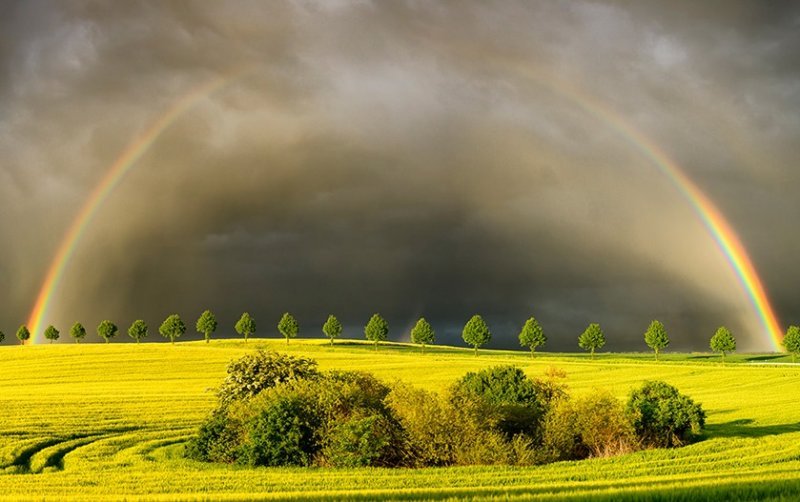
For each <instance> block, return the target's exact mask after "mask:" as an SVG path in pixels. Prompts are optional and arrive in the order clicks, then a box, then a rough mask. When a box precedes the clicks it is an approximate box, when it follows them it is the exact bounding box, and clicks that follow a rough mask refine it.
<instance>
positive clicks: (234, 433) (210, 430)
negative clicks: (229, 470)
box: [186, 410, 241, 464]
mask: <svg viewBox="0 0 800 502" xmlns="http://www.w3.org/2000/svg"><path fill="white" fill-rule="evenodd" d="M240 436H241V431H240V424H239V423H237V422H235V421H233V420H232V418H231V417H229V416H228V414H227V413H226V412H225V411H224V410H215V411H214V412H213V413H212V414H211V416H210V417H209V418H208V419H207V420H206V421H205V422H204V423H203V425H201V426H200V431H199V432H198V434H197V436H196V437H194V438H192V439H191V440H190V441H189V443H188V444H187V445H186V456H187V457H189V458H192V459H195V460H200V461H204V462H220V463H227V464H230V463H233V462H235V461H236V458H237V456H238V448H239V445H240V443H241V440H240Z"/></svg>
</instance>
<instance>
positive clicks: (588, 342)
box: [578, 322, 606, 359]
mask: <svg viewBox="0 0 800 502" xmlns="http://www.w3.org/2000/svg"><path fill="white" fill-rule="evenodd" d="M605 344H606V336H605V335H604V334H603V330H602V329H601V328H600V325H599V324H597V323H594V322H593V323H591V324H590V325H589V326H588V327H587V328H586V330H585V331H584V332H583V333H582V334H581V336H579V337H578V346H579V347H580V348H582V349H584V350H588V351H589V352H590V353H591V355H592V359H594V351H595V350H598V349H602V348H603V346H604V345H605Z"/></svg>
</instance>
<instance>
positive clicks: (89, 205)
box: [28, 67, 782, 351]
mask: <svg viewBox="0 0 800 502" xmlns="http://www.w3.org/2000/svg"><path fill="white" fill-rule="evenodd" d="M517 70H518V73H519V75H520V76H522V77H524V78H526V79H527V80H529V81H532V82H533V83H536V84H538V85H541V86H544V87H545V88H547V89H549V90H550V91H551V92H553V93H554V94H557V95H559V96H561V97H563V98H565V99H567V100H568V101H570V102H572V103H574V104H575V105H577V106H578V107H580V108H581V109H583V110H584V111H585V112H587V113H588V114H590V115H592V116H593V117H594V118H596V119H597V120H599V121H601V122H603V123H605V124H607V125H608V126H609V127H611V129H612V130H613V131H615V132H616V133H617V135H618V136H620V137H621V138H623V139H624V140H625V141H626V142H627V143H629V144H631V145H632V146H633V147H634V148H635V149H636V150H638V151H639V152H640V153H641V154H642V155H644V156H645V157H646V158H647V159H649V160H650V161H651V162H652V163H653V164H654V165H655V166H656V168H657V169H658V170H659V171H660V172H661V173H662V174H664V175H665V176H666V177H667V178H668V179H669V180H670V181H671V182H672V184H673V185H674V186H675V188H677V190H678V191H679V192H680V194H681V195H682V196H683V197H684V198H685V199H686V200H687V201H688V202H689V204H690V205H691V207H692V208H693V210H694V212H695V213H696V214H697V215H698V216H699V218H700V220H701V221H702V223H703V225H704V226H705V227H706V229H707V230H708V231H709V233H710V235H711V236H712V237H713V239H714V241H715V242H716V244H717V246H718V248H719V249H720V251H721V252H722V254H723V256H724V257H725V259H726V261H727V263H728V264H729V265H730V267H731V269H732V271H733V273H734V274H735V276H736V278H737V280H738V282H739V284H740V285H741V287H742V290H743V292H744V293H745V295H746V297H747V298H748V300H749V303H750V304H751V305H752V306H753V309H754V311H755V312H756V314H757V316H758V319H759V321H760V323H761V324H762V325H763V327H764V330H765V333H766V335H767V336H768V338H769V340H770V343H771V344H772V346H773V348H774V349H775V350H778V351H780V350H781V343H780V342H781V338H782V334H781V329H780V325H779V323H778V320H777V318H776V316H775V313H774V311H773V309H772V306H771V305H770V302H769V299H768V298H767V294H766V291H765V289H764V286H763V284H762V282H761V279H760V278H759V276H758V273H757V272H756V269H755V267H754V266H753V263H752V261H751V260H750V257H749V256H748V254H747V251H746V249H745V247H744V245H743V244H742V242H741V240H740V239H739V237H738V235H737V234H736V232H735V231H734V230H733V228H732V227H731V225H730V224H729V223H728V221H727V220H726V219H725V217H724V216H723V215H722V213H721V212H720V211H719V209H717V207H716V206H715V205H714V203H713V202H712V201H711V200H710V199H709V197H708V196H706V195H705V194H704V193H703V191H702V190H700V188H699V187H698V186H697V185H696V184H695V183H694V182H693V181H692V180H691V179H690V178H689V177H688V176H687V175H686V173H685V172H684V171H683V170H682V169H681V168H680V166H678V164H676V163H675V162H674V161H673V160H672V159H670V157H669V156H668V155H667V154H666V153H665V152H664V151H663V150H662V149H661V148H660V147H658V145H656V144H655V143H654V142H653V141H651V140H650V139H649V138H647V137H646V136H644V135H643V134H642V133H641V132H640V131H638V130H637V129H636V128H635V127H634V126H633V125H631V124H630V123H629V122H628V121H626V120H625V119H624V118H623V117H622V116H621V115H620V114H618V113H616V112H615V111H614V110H612V109H611V108H610V107H608V106H607V105H605V104H604V103H602V102H600V101H598V100H597V99H596V98H594V97H593V96H591V95H589V94H587V93H586V92H583V91H581V90H580V89H577V88H575V87H573V86H571V85H569V84H568V83H566V82H564V81H561V80H559V79H556V78H553V77H552V76H547V77H546V78H545V77H543V74H542V73H539V72H535V71H533V70H531V69H530V68H527V67H523V68H520V67H517ZM241 73H242V71H238V72H236V73H234V74H233V75H229V76H227V77H219V78H215V79H212V80H210V81H208V82H206V83H204V84H202V85H200V86H198V87H197V88H195V89H193V90H191V91H190V92H189V93H187V94H186V95H184V96H183V97H181V98H180V99H179V100H177V101H176V102H175V103H174V104H173V105H172V106H171V107H170V108H169V109H167V110H166V111H165V112H164V114H162V115H161V116H160V117H159V118H158V119H157V120H156V121H155V122H154V123H153V124H152V125H151V126H150V127H149V128H148V129H146V130H145V131H144V132H143V133H141V134H140V135H139V136H138V137H137V138H136V139H135V140H134V141H133V142H132V143H131V144H130V145H128V147H126V148H125V150H123V152H122V153H121V154H120V156H119V157H118V158H117V160H116V161H115V162H114V163H113V164H112V165H111V167H110V168H109V170H108V172H107V173H106V175H105V176H104V177H103V179H102V180H101V181H100V183H98V185H97V186H96V187H95V189H94V191H93V192H92V194H91V195H90V196H89V198H88V200H87V201H86V203H85V204H84V205H83V207H82V208H81V210H80V212H79V213H78V214H77V216H76V217H75V219H74V220H73V222H72V225H71V226H70V227H69V230H68V231H67V233H66V235H65V236H64V238H63V240H62V241H61V244H60V245H59V247H58V251H57V252H56V255H55V257H54V259H53V261H52V263H51V265H50V268H49V269H48V272H47V275H46V277H45V281H44V283H43V284H42V287H41V289H40V291H39V295H38V296H37V299H36V303H35V305H34V308H33V310H32V311H31V314H30V317H29V321H28V326H29V327H30V328H31V332H32V334H33V339H32V343H36V342H37V341H41V339H40V336H41V334H42V333H41V331H42V330H41V327H42V322H43V319H44V318H45V317H46V315H47V312H48V309H49V306H50V303H51V301H52V297H53V293H54V292H55V291H56V290H57V289H58V286H59V283H60V282H61V278H62V276H63V274H64V270H65V269H66V267H67V265H68V264H69V262H70V260H71V258H72V256H73V254H74V253H75V249H76V247H77V244H78V243H79V241H80V239H81V237H82V235H83V233H84V231H85V229H86V228H87V226H88V224H89V223H90V222H91V220H92V218H93V216H94V214H95V213H96V211H97V209H98V208H99V207H100V206H101V205H102V204H103V202H104V201H105V200H106V199H107V198H108V196H109V194H110V193H111V192H112V191H113V190H114V188H116V187H117V185H119V183H120V181H121V180H122V178H123V177H124V176H125V175H126V174H127V173H128V172H129V171H130V169H131V168H132V167H133V166H134V165H135V164H136V161H137V160H139V159H140V158H141V157H142V155H144V154H145V153H146V152H147V150H148V149H149V148H150V147H151V146H152V144H153V143H154V142H155V141H156V140H157V139H158V137H159V136H160V135H161V134H162V133H163V132H164V131H165V130H166V129H167V128H168V127H169V126H170V125H171V124H172V123H173V122H174V121H175V120H176V119H178V118H179V117H180V116H181V115H183V114H184V113H186V112H187V111H188V110H189V109H190V108H192V107H193V106H194V105H195V104H196V103H197V102H198V101H200V100H201V99H202V98H204V97H206V96H208V95H210V94H211V93H213V92H214V91H216V90H218V89H220V88H221V87H222V86H224V85H225V84H227V83H229V82H230V81H231V80H233V79H234V78H235V76H237V75H240V74H241Z"/></svg>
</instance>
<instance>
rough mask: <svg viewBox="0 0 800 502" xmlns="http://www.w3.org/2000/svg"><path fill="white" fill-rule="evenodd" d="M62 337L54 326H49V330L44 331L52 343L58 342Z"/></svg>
mask: <svg viewBox="0 0 800 502" xmlns="http://www.w3.org/2000/svg"><path fill="white" fill-rule="evenodd" d="M60 336H61V334H60V333H59V331H58V330H57V329H56V328H55V326H53V325H50V326H48V327H47V329H45V330H44V337H45V338H46V339H48V340H50V343H53V342H54V341H56V340H58V338H59V337H60Z"/></svg>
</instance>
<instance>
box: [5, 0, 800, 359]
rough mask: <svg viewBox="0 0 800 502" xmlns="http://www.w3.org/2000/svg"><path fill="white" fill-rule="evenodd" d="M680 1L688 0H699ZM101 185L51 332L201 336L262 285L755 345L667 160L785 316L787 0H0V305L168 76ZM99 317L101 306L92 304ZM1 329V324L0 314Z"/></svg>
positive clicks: (352, 310)
mask: <svg viewBox="0 0 800 502" xmlns="http://www.w3.org/2000/svg"><path fill="white" fill-rule="evenodd" d="M698 4H699V5H698ZM217 77H222V78H226V79H227V80H226V82H225V84H224V85H222V86H221V87H219V88H218V89H217V90H216V91H214V92H213V93H210V94H208V95H205V96H202V97H200V98H199V99H197V100H196V102H195V103H194V105H193V106H192V107H191V108H189V109H188V110H187V111H186V112H185V113H183V114H181V115H180V116H179V117H177V119H176V120H175V121H174V122H172V124H171V125H170V126H169V127H168V128H167V129H166V130H165V131H164V132H163V134H161V135H159V136H158V137H157V138H156V140H155V141H154V142H153V143H152V145H151V146H150V147H149V149H147V150H146V152H145V153H144V155H143V156H142V157H141V158H140V159H139V160H138V161H137V162H136V164H135V165H133V166H132V168H131V169H130V171H129V172H128V174H127V175H126V176H125V177H124V178H123V179H122V180H121V182H120V183H119V184H118V185H117V186H116V188H115V189H114V190H113V191H112V192H111V193H110V195H109V197H108V199H107V200H106V201H105V202H104V203H103V204H102V205H100V206H99V207H98V208H97V211H96V212H95V213H94V216H93V218H92V219H91V220H90V221H89V224H88V226H87V228H86V231H85V233H84V235H83V237H82V238H81V239H80V240H79V241H78V243H77V245H76V247H75V254H74V256H73V258H72V260H71V261H70V262H69V263H68V264H67V267H66V269H65V272H64V276H63V280H62V281H61V283H60V284H59V287H58V288H57V289H56V290H55V291H54V292H53V300H52V302H51V304H50V306H49V309H48V312H47V316H46V319H45V321H46V322H48V323H50V322H52V323H55V324H56V325H57V326H58V327H60V328H61V329H62V331H64V332H66V331H67V330H68V327H69V325H70V324H71V323H72V322H73V321H75V320H81V321H83V322H84V323H85V324H86V325H87V326H92V327H93V326H95V325H96V324H97V322H99V321H100V320H101V319H104V318H109V319H112V320H115V321H116V322H117V323H118V324H119V325H120V326H122V327H123V328H127V325H128V324H129V323H130V322H131V321H132V320H134V319H136V318H139V317H141V318H144V319H145V320H147V321H148V322H149V323H150V324H151V326H156V327H157V325H158V323H160V321H161V320H162V319H163V318H164V317H165V316H166V315H167V314H170V313H172V312H173V311H174V312H178V313H180V314H181V315H182V316H184V317H185V318H187V320H189V321H190V323H189V324H191V325H192V326H193V324H194V319H196V317H197V315H198V314H199V312H201V311H202V310H203V309H206V308H211V309H212V310H214V311H215V312H216V313H217V314H218V317H219V319H220V322H221V325H222V328H221V332H222V334H225V333H228V334H230V333H231V332H232V329H231V326H232V324H233V323H234V322H235V320H236V319H237V318H238V316H239V314H241V312H242V311H244V310H248V311H250V312H251V313H252V314H253V315H254V316H255V317H256V319H257V321H258V323H259V332H260V334H262V335H273V334H275V328H274V326H275V324H276V323H277V320H278V318H279V316H280V314H281V313H282V312H283V311H286V310H289V311H291V312H293V313H294V314H295V315H296V316H297V317H298V319H299V320H300V324H301V333H302V335H308V336H312V335H313V336H317V335H318V334H321V333H320V332H319V326H320V325H321V324H322V322H323V321H324V320H325V318H326V317H327V315H328V313H335V314H337V315H338V316H339V317H340V319H341V320H342V322H343V323H344V324H345V326H346V335H348V336H353V337H361V336H363V331H362V327H363V324H364V323H365V322H366V320H367V319H368V318H369V316H370V315H371V314H372V313H373V312H376V311H378V312H381V313H382V314H384V316H385V317H387V318H388V320H389V322H390V327H391V334H390V337H391V338H392V339H395V340H402V339H407V337H408V335H407V330H408V328H409V326H410V325H411V324H413V322H414V320H416V319H417V318H418V317H419V316H421V315H424V316H425V317H426V318H428V320H430V321H431V323H432V324H433V325H434V327H435V328H436V329H437V330H438V332H439V335H440V340H441V341H445V342H457V341H458V340H459V339H460V330H461V327H462V326H463V323H464V322H465V321H466V320H467V319H468V318H469V317H470V316H471V315H472V314H473V313H481V314H483V315H484V317H485V318H486V319H487V321H488V322H489V324H490V327H491V328H492V330H493V333H494V341H493V343H492V345H493V346H496V347H513V346H515V345H516V335H517V333H518V331H519V327H520V325H521V324H522V323H523V322H524V320H525V319H526V318H527V317H529V316H530V315H534V316H536V317H537V319H539V320H540V322H541V324H542V325H543V327H544V328H545V332H546V334H547V335H548V336H549V338H550V342H549V344H548V347H549V348H550V349H551V350H573V349H574V348H576V341H575V340H576V338H577V335H578V334H579V333H580V332H581V331H582V330H583V329H584V328H585V326H586V324H588V323H589V322H599V323H600V324H601V325H602V326H603V327H604V329H605V331H606V335H607V338H608V340H609V343H608V346H607V347H608V348H610V349H612V350H640V349H643V348H644V345H643V343H642V341H641V340H642V333H643V331H644V329H645V328H646V326H647V324H648V323H649V322H650V320H652V319H654V318H658V319H660V320H662V321H663V322H664V323H665V324H666V326H667V329H668V331H669V333H670V336H671V338H672V340H673V344H672V346H671V348H673V349H681V350H686V349H693V350H703V349H705V348H706V347H707V345H708V338H709V337H710V336H711V335H712V334H713V331H714V330H715V328H716V327H717V326H719V325H721V324H726V325H728V326H729V327H730V328H731V329H732V330H733V331H734V334H735V335H737V337H738V339H739V345H740V347H741V348H743V349H748V350H769V349H771V345H770V343H769V339H768V337H767V336H766V334H765V332H764V328H763V327H762V326H761V324H760V323H759V321H758V318H757V317H756V315H755V313H754V309H753V307H752V305H751V304H750V303H749V302H748V300H747V297H746V295H745V292H744V290H743V288H742V286H741V285H740V283H739V282H738V280H737V278H736V276H735V274H734V272H733V270H732V268H731V266H730V265H729V263H728V261H727V260H726V259H725V257H724V256H723V254H722V253H721V251H720V249H719V247H718V246H717V244H716V243H715V241H714V239H713V238H712V237H711V236H710V234H709V232H708V230H707V229H706V228H705V227H704V226H703V224H702V222H701V220H700V218H699V217H698V214H697V213H696V211H695V210H694V209H693V207H692V206H691V204H690V203H689V202H688V201H687V199H686V198H685V197H684V196H683V195H682V194H681V193H680V192H679V191H678V190H677V189H676V187H675V186H674V184H673V183H672V182H671V181H670V179H669V178H668V177H666V176H664V174H663V173H661V172H660V171H659V169H658V168H657V166H656V165H655V164H654V163H653V162H652V160H651V159H649V158H648V157H647V156H646V155H644V154H643V152H642V151H641V150H640V149H639V148H637V145H636V144H635V143H633V142H631V140H630V138H628V137H625V135H624V134H620V132H619V130H617V129H615V127H614V126H613V124H612V123H610V122H609V120H608V117H604V116H602V115H598V114H597V113H593V112H592V109H591V107H588V108H587V103H593V104H594V105H593V106H601V107H602V108H603V109H605V110H608V111H609V113H611V114H613V115H614V116H615V117H617V119H619V120H623V121H625V122H626V123H628V124H630V126H631V127H632V128H633V129H634V130H635V131H637V134H639V135H641V136H642V137H646V138H648V139H649V141H651V142H652V143H653V144H655V145H658V147H659V148H660V149H661V150H663V151H664V152H665V153H666V154H667V155H668V156H669V157H670V158H671V159H672V160H673V161H674V162H675V163H676V164H677V165H679V166H680V167H681V169H682V170H683V171H684V172H685V173H686V174H687V175H688V176H689V177H690V178H691V179H692V180H693V181H694V183H696V184H697V186H698V187H700V188H701V189H702V190H703V191H704V192H705V193H706V195H707V196H708V197H709V199H711V200H712V201H713V202H714V203H715V204H716V205H717V206H718V207H719V209H720V211H721V212H722V213H723V214H724V215H725V217H726V218H727V219H728V221H729V222H730V224H731V226H732V227H733V228H734V229H735V231H736V232H737V233H738V235H739V237H740V238H741V241H742V243H743V244H744V246H745V247H746V249H747V251H748V252H749V254H750V257H751V259H752V261H753V264H754V266H755V268H756V269H757V271H758V272H759V274H760V276H761V279H762V280H763V283H764V286H765V288H766V290H767V293H768V295H769V297H770V299H771V300H772V304H773V306H774V308H775V311H776V314H777V315H778V318H779V319H780V321H781V323H782V325H785V324H788V323H797V322H800V295H798V294H797V292H796V288H797V284H798V283H800V271H799V269H800V267H797V257H798V256H800V234H798V231H797V218H798V215H800V197H798V196H797V193H798V190H797V187H798V186H800V169H798V160H800V114H798V110H800V8H799V7H798V4H797V3H792V2H787V3H786V4H785V5H781V4H780V3H779V2H770V3H768V4H767V3H765V2H758V1H753V2H735V1H727V0H726V1H720V2H640V1H636V2H580V1H570V2H551V1H541V2H529V1H519V2H513V1H504V2H485V1H475V2H468V1H454V2H416V1H409V2H400V1H398V2H368V1H357V2H340V1H322V2H315V1H302V0H298V1H295V2H287V3H279V2H244V1H239V2H237V1H226V2H184V1H180V2H161V1H158V2H135V1H130V2H127V1H126V2H88V1H53V2H43V1H36V0H33V1H30V0H26V1H20V2H2V3H0V242H2V246H0V285H2V287H0V330H2V331H4V332H5V333H6V334H7V335H10V336H13V332H14V331H15V330H16V327H17V326H18V325H19V324H20V323H23V322H26V320H27V319H28V317H29V314H30V311H31V309H32V308H33V305H34V302H35V299H36V296H37V294H38V293H39V289H40V288H41V286H42V282H43V280H44V277H45V274H46V272H47V269H48V267H49V266H50V263H51V262H52V260H53V257H54V254H55V253H56V249H57V247H58V245H59V243H60V242H61V241H62V239H63V238H64V235H65V233H66V232H67V229H68V227H69V226H70V224H71V223H72V222H73V220H74V219H75V217H76V216H77V214H78V213H79V211H80V210H81V207H82V206H83V205H84V204H85V203H86V202H87V200H89V199H90V196H91V194H92V193H93V190H94V189H95V187H96V186H97V185H98V183H99V182H100V181H101V180H102V179H103V176H104V174H105V173H107V172H108V170H109V168H110V166H111V165H112V164H113V163H114V162H115V160H116V159H117V157H118V156H119V155H120V154H121V152H122V151H123V150H124V149H125V148H126V147H127V146H128V145H129V144H131V142H133V141H135V140H136V138H137V137H139V136H140V135H141V134H142V133H143V132H144V131H146V130H147V128H148V127H149V126H151V125H152V124H153V123H154V122H156V121H157V120H158V119H159V118H160V117H161V116H162V115H163V114H164V113H165V111H167V110H168V109H169V108H170V107H171V106H172V105H174V104H175V103H176V102H177V101H178V100H180V99H181V98H182V97H183V96H185V95H186V94H187V93H189V92H191V91H192V90H193V89H197V87H198V86H201V85H203V84H204V83H207V82H209V81H210V80H212V79H214V78H217ZM90 331H93V329H90ZM7 343H8V342H7Z"/></svg>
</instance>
